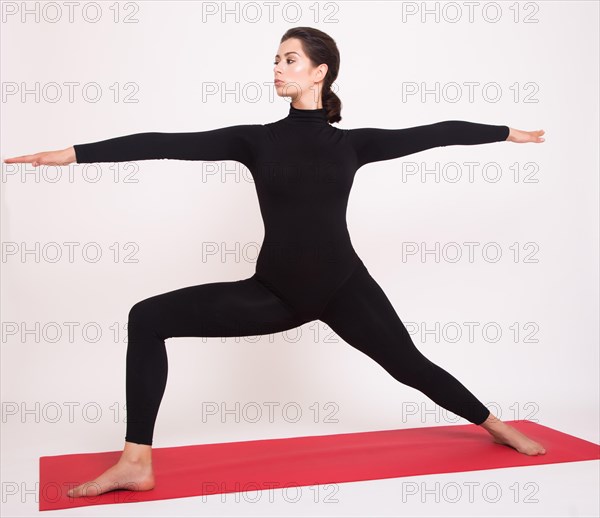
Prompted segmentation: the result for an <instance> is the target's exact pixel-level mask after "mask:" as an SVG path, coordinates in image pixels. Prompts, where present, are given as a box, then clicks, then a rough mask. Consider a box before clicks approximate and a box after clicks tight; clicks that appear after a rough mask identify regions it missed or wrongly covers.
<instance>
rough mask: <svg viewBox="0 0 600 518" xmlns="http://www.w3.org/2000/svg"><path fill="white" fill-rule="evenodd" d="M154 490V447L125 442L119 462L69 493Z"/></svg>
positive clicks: (98, 493) (79, 494)
mask: <svg viewBox="0 0 600 518" xmlns="http://www.w3.org/2000/svg"><path fill="white" fill-rule="evenodd" d="M152 488H154V471H153V470H152V446H149V445H147V444H136V443H133V442H125V448H124V450H123V453H122V454H121V458H120V459H119V461H118V462H117V463H116V464H115V465H114V466H112V467H110V468H108V469H107V470H106V471H105V472H104V473H102V474H101V475H100V476H99V477H97V478H95V479H94V480H90V481H88V482H85V483H83V484H80V485H79V486H77V487H74V488H73V489H69V491H67V496H69V497H80V496H97V495H101V494H102V493H106V492H107V491H112V490H115V489H129V490H131V491H148V490H150V489H152Z"/></svg>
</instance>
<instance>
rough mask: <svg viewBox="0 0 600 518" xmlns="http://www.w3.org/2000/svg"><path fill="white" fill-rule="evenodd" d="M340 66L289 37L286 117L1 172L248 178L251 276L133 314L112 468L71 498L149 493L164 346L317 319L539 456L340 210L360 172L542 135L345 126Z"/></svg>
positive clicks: (319, 41)
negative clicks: (409, 311) (432, 348)
mask: <svg viewBox="0 0 600 518" xmlns="http://www.w3.org/2000/svg"><path fill="white" fill-rule="evenodd" d="M339 63H340V57H339V52H338V49H337V46H336V44H335V42H334V41H333V40H332V39H331V37H329V36H328V35H327V34H325V33H324V32H322V31H319V30H317V29H314V28H310V27H297V28H293V29H290V30H288V31H287V32H286V33H285V34H284V35H283V37H282V39H281V42H280V45H279V49H278V51H277V55H276V59H275V67H274V75H275V87H276V90H277V94H278V95H279V96H285V97H291V98H292V103H291V105H290V108H289V113H288V115H287V117H285V118H283V119H281V120H279V121H277V122H273V123H270V124H264V125H262V124H254V125H239V126H230V127H225V128H220V129H215V130H210V131H202V132H195V133H138V134H133V135H127V136H122V137H117V138H112V139H109V140H104V141H100V142H95V143H88V144H78V145H75V146H72V147H69V148H66V149H63V150H60V151H50V152H42V153H37V154H35V155H25V156H21V157H17V158H12V159H7V160H6V162H7V163H14V162H24V163H31V164H33V165H34V166H38V165H46V164H47V165H67V164H70V163H72V162H77V163H87V162H121V161H132V160H148V159H161V158H162V159H165V158H166V159H179V160H207V161H208V160H210V161H216V160H235V161H239V162H241V163H242V164H244V165H245V166H246V167H248V169H249V170H250V171H251V172H252V175H253V177H254V181H255V186H256V190H257V194H258V198H259V203H260V210H261V214H262V217H263V220H264V224H265V238H264V242H263V245H262V247H261V251H260V254H259V256H258V260H257V264H256V272H255V274H254V275H252V277H249V278H247V279H243V280H238V281H232V282H214V283H207V284H202V285H199V286H191V287H187V288H182V289H178V290H174V291H171V292H167V293H163V294H160V295H156V296H153V297H150V298H148V299H145V300H142V301H140V302H138V303H136V304H135V305H134V306H133V307H132V308H131V310H130V312H129V321H128V322H129V323H128V347H127V358H126V361H127V364H126V399H127V432H126V436H125V447H124V450H123V453H122V455H121V458H120V460H119V461H118V463H117V464H115V465H114V466H112V467H111V468H110V469H108V470H107V471H105V472H104V473H102V474H101V475H100V476H98V477H97V478H96V479H95V480H93V481H90V482H87V483H85V484H81V485H80V486H78V487H76V488H74V489H72V490H71V491H69V496H81V495H89V496H92V495H97V494H100V493H104V492H106V491H109V490H112V489H118V488H126V489H133V490H138V491H143V490H148V489H152V488H153V487H154V477H153V471H152V456H151V455H152V453H151V452H152V447H151V446H152V437H153V432H154V424H155V420H156V416H157V414H158V409H159V406H160V402H161V399H162V396H163V393H164V389H165V385H166V380H167V354H166V348H165V342H164V341H165V339H166V338H170V337H183V336H210V337H215V336H255V335H260V334H269V333H275V332H280V331H284V330H286V329H290V328H294V327H298V326H300V325H302V324H304V323H306V322H310V321H311V320H316V319H320V320H322V321H323V322H325V323H326V324H328V325H329V326H330V327H331V328H332V329H333V330H334V331H335V332H336V333H337V334H338V335H339V336H340V337H341V338H342V339H344V340H345V341H346V342H348V343H349V344H350V345H352V346H353V347H355V348H357V349H358V350H360V351H362V352H363V353H365V354H366V355H368V356H369V357H371V358H372V359H373V360H375V361H376V362H377V363H379V364H380V365H381V366H382V367H383V368H384V369H385V370H386V371H387V372H389V373H390V374H391V375H392V376H393V377H394V378H396V379H397V380H398V381H400V382H402V383H404V384H406V385H409V386H411V387H413V388H415V389H417V390H420V391H421V392H423V393H424V394H426V395H427V396H428V397H430V398H431V399H432V400H433V401H434V402H435V403H437V404H438V405H440V406H442V407H444V408H446V409H448V410H450V411H451V412H453V413H455V414H457V415H459V416H461V417H463V418H465V419H467V420H469V421H470V422H472V423H474V424H477V425H481V426H482V427H484V428H485V429H486V430H487V431H488V432H489V433H490V434H491V435H492V437H493V438H494V440H495V442H498V443H500V444H506V445H508V446H511V447H513V448H515V449H516V450H517V451H519V452H521V453H524V454H527V455H537V454H543V453H545V450H544V448H543V447H542V446H541V445H540V444H538V443H537V442H535V441H533V440H531V439H529V438H528V437H526V436H525V435H523V434H522V433H521V432H519V431H518V430H516V429H514V428H513V427H511V426H509V425H507V424H505V423H503V422H502V421H500V420H499V419H498V418H496V417H495V416H493V415H492V414H491V413H490V411H489V410H488V409H487V408H486V407H485V406H484V405H483V404H482V403H481V402H480V401H479V400H478V399H477V398H476V397H475V396H474V395H473V394H472V393H471V392H469V390H467V388H466V387H465V386H463V385H462V384H461V383H460V382H459V381H458V380H457V379H456V378H454V377H453V376H452V375H451V374H449V373H448V372H446V371H445V370H443V369H442V368H440V367H438V366H437V365H435V364H434V363H432V362H431V361H429V360H428V359H427V358H426V357H425V356H423V355H422V354H421V352H419V351H418V350H417V348H416V347H415V345H414V344H413V342H412V340H411V338H410V335H409V333H408V331H407V330H406V328H405V327H404V324H403V323H402V322H401V320H400V318H399V317H398V315H397V314H396V312H395V310H394V308H393V307H392V304H391V303H390V301H389V300H388V298H387V297H386V295H385V294H384V292H383V291H382V289H381V288H380V286H379V285H378V284H377V283H376V282H375V280H374V279H373V278H372V277H371V275H370V274H369V272H368V270H367V268H366V267H365V265H364V264H363V263H362V261H361V260H360V258H359V257H358V255H357V254H356V252H355V251H354V248H353V246H352V244H351V241H350V236H349V234H348V230H347V226H346V207H347V202H348V196H349V194H350V189H351V187H352V182H353V179H354V175H355V173H356V171H357V169H358V168H360V167H361V166H363V165H365V164H368V163H371V162H377V161H380V160H389V159H393V158H398V157H402V156H405V155H409V154H411V153H417V152H419V151H423V150H426V149H430V148H434V147H438V146H448V145H456V144H462V145H467V144H468V145H473V144H483V143H488V142H499V141H505V140H508V141H511V142H520V143H522V142H543V141H544V139H543V138H542V137H541V135H543V134H544V131H543V130H539V131H531V132H527V131H520V130H515V129H512V128H509V127H507V126H493V125H485V124H478V123H472V122H464V121H445V122H439V123H436V124H430V125H426V126H417V127H412V128H406V129H397V130H392V129H377V128H360V129H352V130H344V129H339V128H334V127H333V126H331V125H330V123H334V122H338V121H340V120H341V116H340V109H341V102H340V99H339V98H338V97H337V96H336V95H335V94H334V93H333V92H332V91H331V89H330V88H331V85H332V83H333V81H334V80H335V79H336V78H337V75H338V70H339Z"/></svg>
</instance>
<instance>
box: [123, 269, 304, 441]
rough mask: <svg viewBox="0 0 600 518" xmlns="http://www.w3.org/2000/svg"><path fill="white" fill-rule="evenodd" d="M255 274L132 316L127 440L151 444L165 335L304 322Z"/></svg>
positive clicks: (147, 303)
mask: <svg viewBox="0 0 600 518" xmlns="http://www.w3.org/2000/svg"><path fill="white" fill-rule="evenodd" d="M303 323H304V322H303V321H302V320H300V319H298V318H296V317H295V316H294V314H293V312H292V311H291V310H290V309H289V308H288V307H287V306H286V305H285V304H284V303H283V302H282V301H281V300H280V299H279V298H278V297H277V296H276V295H275V294H273V293H272V292H271V291H270V290H269V289H268V288H267V287H266V286H264V285H263V284H261V283H260V282H259V281H258V280H256V279H255V278H254V276H252V277H250V278H248V279H243V280H239V281H230V282H213V283H207V284H200V285H198V286H189V287H186V288H181V289H177V290H173V291H170V292H167V293H163V294H160V295H155V296H153V297H150V298H147V299H144V300H142V301H140V302H137V303H136V304H134V305H133V307H132V308H131V310H130V311H129V319H128V330H127V335H128V346H127V358H126V399H127V432H126V436H125V440H126V441H127V442H133V443H138V444H147V445H151V444H152V438H153V433H154V425H155V421H156V417H157V414H158V409H159V407H160V403H161V400H162V397H163V394H164V391H165V387H166V383H167V373H168V360H167V351H166V347H165V339H167V338H172V337H185V336H194V337H217V336H223V337H231V336H256V335H262V334H269V333H275V332H279V331H283V330H286V329H291V328H294V327H298V326H300V325H302V324H303Z"/></svg>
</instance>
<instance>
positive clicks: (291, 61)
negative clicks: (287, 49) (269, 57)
mask: <svg viewBox="0 0 600 518" xmlns="http://www.w3.org/2000/svg"><path fill="white" fill-rule="evenodd" d="M286 61H287V63H288V65H289V64H290V63H293V62H294V60H293V59H287V60H286ZM277 63H279V61H273V64H274V65H277Z"/></svg>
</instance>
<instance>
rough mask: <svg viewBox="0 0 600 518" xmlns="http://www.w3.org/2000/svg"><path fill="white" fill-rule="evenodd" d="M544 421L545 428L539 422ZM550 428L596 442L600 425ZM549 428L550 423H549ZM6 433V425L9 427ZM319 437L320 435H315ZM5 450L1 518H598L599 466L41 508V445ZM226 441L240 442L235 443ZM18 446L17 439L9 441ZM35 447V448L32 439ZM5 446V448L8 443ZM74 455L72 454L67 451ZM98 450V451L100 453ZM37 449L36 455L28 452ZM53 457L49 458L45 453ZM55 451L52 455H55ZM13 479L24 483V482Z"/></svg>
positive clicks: (559, 466) (549, 467)
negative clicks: (122, 517)
mask: <svg viewBox="0 0 600 518" xmlns="http://www.w3.org/2000/svg"><path fill="white" fill-rule="evenodd" d="M542 424H543V423H542ZM590 424H591V425H592V426H590V427H589V428H587V429H586V430H584V429H581V430H573V429H571V428H569V427H568V426H567V425H566V424H565V426H564V427H558V426H556V424H553V426H552V427H554V428H558V429H560V430H561V431H565V432H566V433H570V434H571V435H575V436H577V437H581V438H582V439H585V440H590V441H594V442H597V439H596V440H595V439H594V434H597V428H595V427H594V426H593V423H590ZM548 426H549V425H548ZM4 430H5V431H7V429H6V427H5V428H4ZM317 434H318V433H317ZM23 439H24V441H23V442H22V443H21V445H22V446H23V448H22V449H21V450H16V449H14V448H11V451H6V449H5V448H3V452H2V510H1V512H0V514H1V515H2V516H3V517H13V516H14V517H17V516H27V517H30V516H37V515H42V516H47V517H49V518H50V517H55V516H56V517H58V516H65V517H69V516H73V517H74V516H77V517H80V516H143V517H150V516H156V517H159V516H210V517H213V516H228V517H229V516H382V517H383V516H427V517H431V516H461V517H469V516H493V517H500V516H519V517H529V516H536V517H538V516H539V517H563V516H564V517H571V516H573V517H597V516H600V503H599V500H600V497H599V490H598V488H599V487H600V463H599V462H598V461H585V462H571V463H562V464H547V465H542V466H530V467H518V468H502V469H494V470H483V471H472V472H465V473H450V474H443V475H427V476H420V477H406V478H393V479H385V480H372V481H365V482H351V483H343V484H332V485H329V486H327V485H322V486H313V487H309V486H305V487H297V488H287V489H279V490H273V491H262V492H258V491H246V492H240V493H228V494H224V495H212V496H210V497H202V496H200V497H190V498H180V499H171V500H163V501H153V502H142V503H128V504H110V505H98V506H89V507H79V508H74V509H66V510H58V511H44V512H41V513H40V512H39V511H38V500H37V499H38V495H37V484H38V480H39V467H38V458H39V455H38V452H39V451H42V450H44V451H47V448H42V450H38V448H39V446H40V445H39V444H36V445H35V446H33V447H29V448H26V447H25V446H26V443H27V442H28V441H30V440H31V438H27V437H23ZM229 440H243V439H231V438H228V439H226V440H225V442H227V441H229ZM9 444H12V445H14V444H15V443H14V441H9ZM29 444H30V445H31V444H32V443H31V442H29ZM3 446H6V443H4V444H3ZM62 451H63V452H64V451H71V450H62ZM99 451H100V450H99ZM28 452H33V453H28ZM45 454H49V453H45ZM50 454H54V453H50ZM11 481H21V482H19V483H15V482H11Z"/></svg>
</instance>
